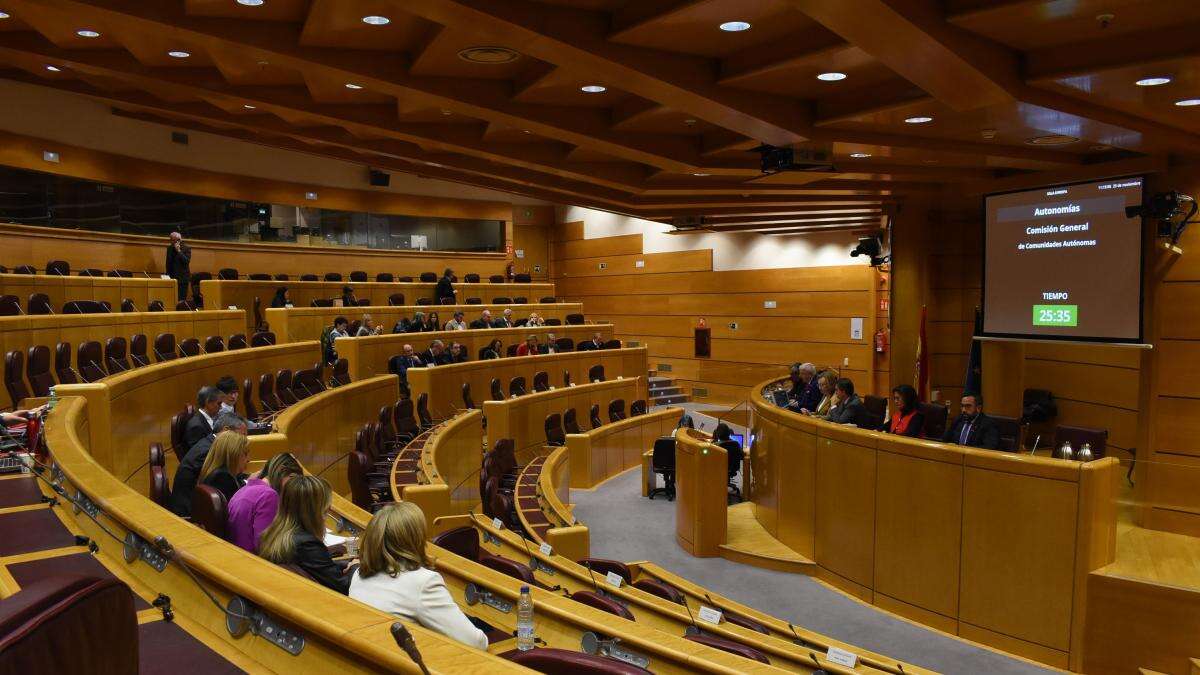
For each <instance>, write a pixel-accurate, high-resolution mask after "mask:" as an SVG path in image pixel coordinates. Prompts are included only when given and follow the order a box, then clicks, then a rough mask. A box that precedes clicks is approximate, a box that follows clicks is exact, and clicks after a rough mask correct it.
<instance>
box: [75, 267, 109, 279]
mask: <svg viewBox="0 0 1200 675" xmlns="http://www.w3.org/2000/svg"><path fill="white" fill-rule="evenodd" d="M79 276H81V277H102V276H104V270H102V269H98V268H95V267H88V268H85V269H81V270H79Z"/></svg>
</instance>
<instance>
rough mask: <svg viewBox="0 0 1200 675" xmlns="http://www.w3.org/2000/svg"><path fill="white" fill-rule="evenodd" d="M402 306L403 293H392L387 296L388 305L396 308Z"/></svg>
mask: <svg viewBox="0 0 1200 675" xmlns="http://www.w3.org/2000/svg"><path fill="white" fill-rule="evenodd" d="M403 304H404V294H403V293H392V294H391V295H389V296H388V305H390V306H393V307H398V306H401V305H403Z"/></svg>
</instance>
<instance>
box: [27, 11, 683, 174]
mask: <svg viewBox="0 0 1200 675" xmlns="http://www.w3.org/2000/svg"><path fill="white" fill-rule="evenodd" d="M396 4H397V9H399V10H401V11H410V8H409V6H408V3H407V2H399V3H396ZM6 6H7V7H10V8H21V11H30V10H32V11H38V10H39V9H40V10H45V9H46V8H50V9H53V10H55V11H58V12H60V13H61V14H62V15H64V16H68V17H70V19H71V20H72V21H73V22H85V23H86V22H89V21H96V22H97V23H99V24H101V25H108V26H112V27H113V29H114V30H126V31H135V32H153V33H160V34H166V35H175V36H179V37H180V38H182V39H184V40H185V41H187V42H188V43H191V44H197V45H201V46H208V47H213V48H216V49H230V48H234V49H240V50H242V51H244V52H245V53H247V54H253V55H256V56H258V57H261V58H264V59H267V60H269V61H270V62H271V63H272V64H274V65H278V66H282V67H287V68H292V69H294V70H298V71H301V72H305V71H316V72H321V73H323V74H325V75H326V76H328V77H331V78H335V79H337V80H339V81H354V82H356V83H361V84H362V85H363V86H365V87H367V88H368V89H369V90H370V91H373V92H378V93H384V94H389V95H392V96H395V97H396V98H397V99H401V100H404V99H407V98H409V97H413V96H419V97H424V98H426V99H427V100H428V101H429V105H430V107H439V108H445V109H448V110H451V111H453V112H454V113H456V114H462V115H466V116H468V117H474V118H478V119H483V120H487V121H495V122H500V123H503V124H508V125H510V126H514V127H518V128H525V129H531V130H533V131H534V132H535V133H537V134H538V135H539V136H543V137H545V138H550V139H555V140H559V141H562V142H565V143H569V144H571V145H582V146H587V147H591V148H593V149H595V150H597V151H600V152H604V153H606V154H609V155H612V156H614V157H620V158H622V159H626V160H629V161H636V162H642V163H646V164H650V165H652V166H658V167H660V168H663V169H668V170H678V171H682V170H686V169H691V168H693V167H695V166H696V165H697V164H698V163H699V162H700V157H699V154H698V152H697V149H696V148H695V147H694V146H693V145H692V144H688V143H671V142H667V143H666V144H665V145H657V144H655V143H649V142H647V140H648V139H644V138H626V137H624V136H623V135H622V134H621V133H619V132H615V131H613V130H612V129H610V128H609V125H608V124H607V120H604V119H601V118H599V117H597V116H592V115H589V114H587V112H588V111H586V110H582V109H578V108H575V109H571V110H564V109H562V108H561V107H557V106H544V105H532V104H524V103H520V102H516V101H512V100H511V98H510V97H509V96H508V95H507V92H505V93H504V94H500V93H497V92H494V91H493V88H494V86H495V85H496V84H503V83H496V82H488V81H486V80H463V79H459V78H434V77H419V76H414V75H412V74H411V73H410V72H409V71H408V69H407V68H402V67H396V66H395V64H394V63H390V62H389V60H388V59H387V58H382V55H381V54H380V53H379V52H356V51H355V50H344V49H336V50H335V49H327V48H314V47H306V46H303V45H301V44H300V42H299V37H300V32H299V30H298V29H297V27H296V26H295V24H279V23H275V22H262V21H245V22H239V21H230V20H227V19H215V18H208V17H195V16H190V15H188V14H187V13H186V12H185V11H184V9H183V7H184V5H183V3H182V2H172V1H160V2H144V1H143V0H36V2H35V1H34V0H12V1H11V2H9V3H8V5H6ZM411 11H413V12H415V9H414V10H411ZM468 28H470V27H469V26H468ZM472 32H474V31H472ZM5 37H6V41H7V38H8V34H6V36H5ZM518 44H519V43H518ZM664 140H668V139H664Z"/></svg>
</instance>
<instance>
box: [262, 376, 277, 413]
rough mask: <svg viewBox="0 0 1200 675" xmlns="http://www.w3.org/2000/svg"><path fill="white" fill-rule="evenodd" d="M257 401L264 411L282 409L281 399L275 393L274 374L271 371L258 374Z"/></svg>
mask: <svg viewBox="0 0 1200 675" xmlns="http://www.w3.org/2000/svg"><path fill="white" fill-rule="evenodd" d="M258 402H259V404H260V405H262V408H263V410H265V411H266V412H277V411H280V410H283V401H280V400H279V397H278V396H276V395H275V376H274V375H272V374H271V373H263V374H262V375H259V376H258Z"/></svg>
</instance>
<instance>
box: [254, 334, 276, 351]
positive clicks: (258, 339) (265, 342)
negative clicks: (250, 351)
mask: <svg viewBox="0 0 1200 675" xmlns="http://www.w3.org/2000/svg"><path fill="white" fill-rule="evenodd" d="M273 344H275V334H274V333H272V332H270V331H264V332H261V333H255V334H254V335H251V336H250V346H251V347H269V346H271V345H273Z"/></svg>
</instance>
